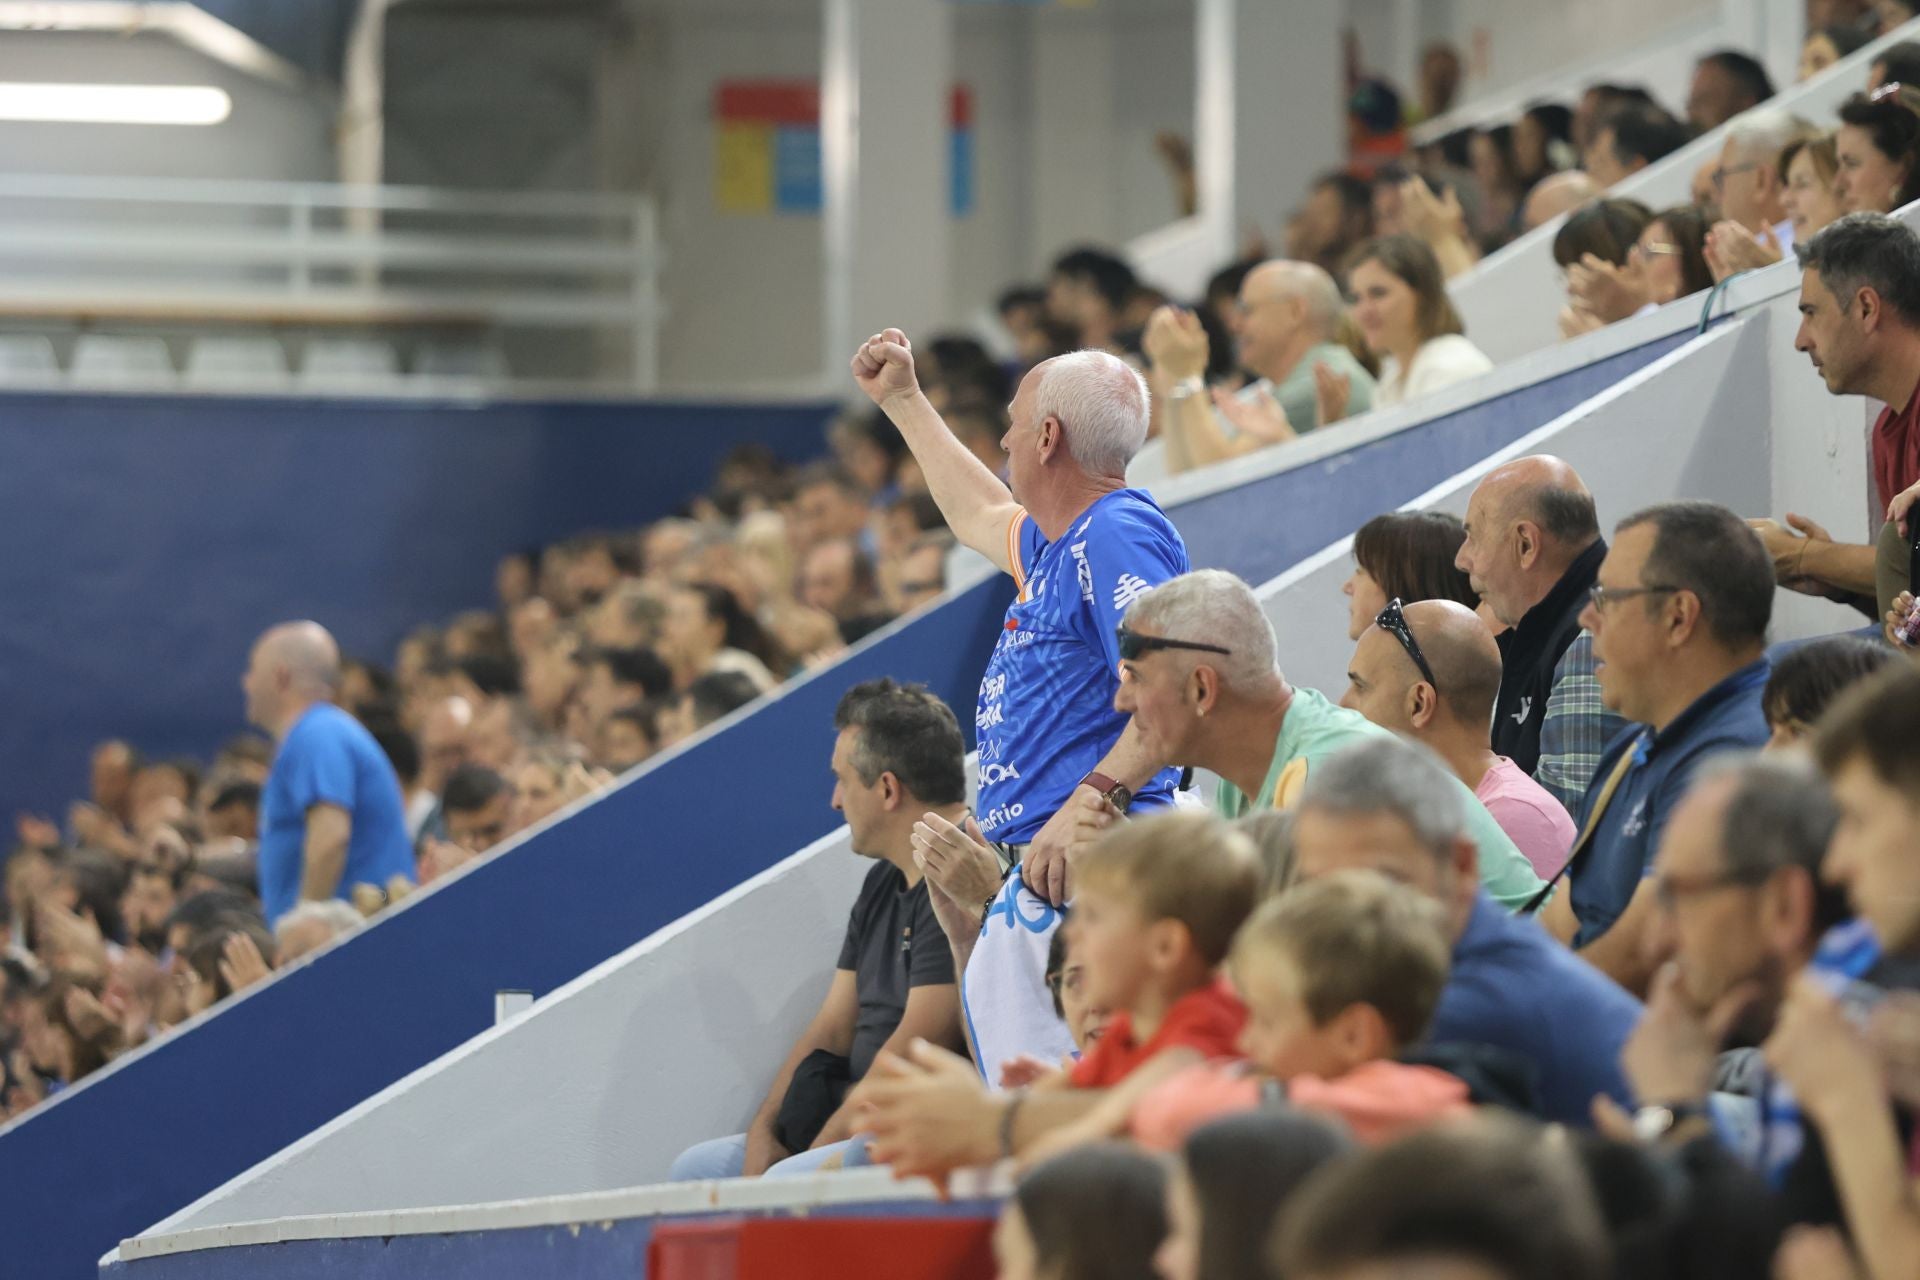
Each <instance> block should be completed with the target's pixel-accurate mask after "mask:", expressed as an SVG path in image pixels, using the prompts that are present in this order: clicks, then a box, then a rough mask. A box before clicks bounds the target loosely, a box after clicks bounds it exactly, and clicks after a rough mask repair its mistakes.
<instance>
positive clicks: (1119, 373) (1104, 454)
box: [1033, 351, 1149, 477]
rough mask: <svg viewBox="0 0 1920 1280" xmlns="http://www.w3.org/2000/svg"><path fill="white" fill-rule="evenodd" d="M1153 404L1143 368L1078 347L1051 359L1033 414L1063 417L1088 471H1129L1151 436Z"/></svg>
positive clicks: (1076, 456) (1072, 453)
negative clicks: (1142, 374)
mask: <svg viewBox="0 0 1920 1280" xmlns="http://www.w3.org/2000/svg"><path fill="white" fill-rule="evenodd" d="M1148 406H1149V402H1148V396H1147V380H1146V379H1145V378H1143V377H1141V376H1140V372H1139V370H1137V369H1135V368H1134V367H1133V366H1132V365H1130V364H1128V363H1127V362H1126V361H1125V360H1122V359H1121V358H1120V357H1119V356H1116V355H1110V354H1109V353H1107V352H1105V351H1074V352H1070V353H1069V354H1067V355H1064V356H1055V357H1054V358H1053V359H1052V360H1049V361H1048V362H1047V368H1046V372H1044V373H1042V374H1041V375H1040V385H1039V386H1038V387H1037V388H1036V389H1035V391H1034V397H1033V416H1034V421H1036V422H1038V421H1041V420H1043V419H1046V418H1058V419H1059V420H1060V426H1061V428H1062V430H1064V431H1065V433H1066V442H1067V454H1068V456H1069V457H1071V458H1072V459H1073V460H1074V461H1075V462H1077V463H1079V464H1080V469H1081V470H1083V471H1085V472H1086V473H1087V474H1088V475H1094V476H1122V477H1124V476H1125V475H1126V474H1127V464H1128V463H1129V462H1132V461H1133V455H1134V454H1136V453H1138V452H1140V447H1141V446H1142V445H1144V444H1145V443H1146V442H1147V413H1148Z"/></svg>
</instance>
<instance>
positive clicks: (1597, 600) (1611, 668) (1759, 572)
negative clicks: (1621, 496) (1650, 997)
mask: <svg viewBox="0 0 1920 1280" xmlns="http://www.w3.org/2000/svg"><path fill="white" fill-rule="evenodd" d="M1772 613H1773V584H1772V574H1771V572H1770V570H1769V568H1768V565H1767V559H1766V554H1765V552H1764V551H1763V550H1762V549H1761V547H1760V545H1759V543H1758V542H1757V541H1756V540H1755V539H1754V538H1753V537H1752V535H1751V534H1750V533H1749V532H1748V530H1747V529H1746V527H1745V526H1744V524H1743V522H1742V521H1741V520H1739V518H1738V517H1736V516H1734V514H1733V513H1732V512H1730V511H1728V510H1726V508H1724V507H1718V506H1715V505H1714V504H1712V503H1709V502H1670V503H1665V504H1663V505H1660V506H1654V507H1648V508H1647V509H1645V510H1644V511H1640V512H1636V513H1635V514H1633V515H1631V516H1628V517H1627V518H1626V519H1625V520H1623V521H1621V522H1620V524H1619V525H1618V526H1616V528H1615V530H1614V542H1613V546H1612V547H1611V548H1609V549H1608V551H1607V558H1606V559H1605V560H1604V561H1603V562H1602V563H1601V565H1600V572H1599V574H1598V577H1597V579H1596V581H1595V583H1594V587H1593V591H1592V599H1591V600H1590V601H1589V602H1588V604H1587V607H1586V610H1585V611H1584V612H1583V613H1582V614H1581V616H1580V621H1581V622H1582V624H1584V625H1585V626H1586V628H1587V629H1588V630H1589V631H1591V632H1592V633H1593V649H1594V655H1595V657H1596V658H1597V659H1598V660H1599V663H1600V667H1599V673H1600V698H1601V701H1602V702H1603V703H1605V704H1606V706H1607V707H1608V708H1610V709H1611V710H1613V711H1616V712H1618V713H1619V714H1620V715H1622V716H1624V717H1625V718H1626V719H1627V720H1628V721H1629V722H1630V725H1629V727H1628V728H1627V729H1625V730H1623V731H1622V732H1621V733H1620V734H1619V735H1618V736H1617V737H1615V738H1614V740H1613V742H1612V743H1611V744H1609V745H1608V747H1607V751H1606V754H1605V755H1603V756H1602V757H1601V759H1600V764H1599V767H1598V769H1597V770H1596V771H1595V773H1594V779H1593V782H1592V784H1591V785H1590V786H1589V787H1588V789H1587V797H1586V800H1585V802H1584V803H1583V804H1582V805H1581V808H1580V812H1579V814H1578V815H1576V816H1577V820H1578V825H1579V827H1580V839H1579V841H1578V843H1576V844H1575V846H1574V850H1573V856H1572V858H1571V859H1570V860H1569V862H1568V864H1567V867H1566V869H1565V871H1564V873H1563V874H1565V875H1566V876H1567V877H1568V882H1569V886H1570V887H1569V889H1568V891H1567V892H1565V893H1562V894H1560V895H1559V896H1557V897H1556V898H1555V899H1554V900H1553V901H1552V902H1550V903H1549V904H1547V908H1546V910H1545V911H1544V912H1543V913H1542V915H1541V920H1542V922H1543V923H1544V924H1545V925H1546V927H1547V928H1548V929H1549V930H1550V931H1552V932H1553V933H1554V934H1555V935H1556V936H1557V937H1559V938H1561V939H1563V940H1565V941H1567V942H1569V943H1570V944H1571V945H1573V946H1574V947H1575V948H1577V949H1578V950H1579V951H1580V953H1581V955H1582V956H1584V957H1585V958H1586V959H1587V960H1588V961H1589V962H1590V963H1592V964H1593V965H1595V966H1596V967H1597V968H1599V969H1601V970H1602V971H1603V972H1605V973H1607V974H1609V975H1611V976H1612V977H1613V978H1614V979H1615V980H1617V981H1618V982H1620V984H1621V985H1622V986H1625V987H1626V988H1627V989H1628V990H1629V991H1633V992H1636V993H1637V992H1644V991H1645V990H1646V989H1647V983H1648V981H1649V979H1650V978H1651V977H1652V970H1651V967H1650V966H1649V965H1648V963H1647V947H1646V934H1647V930H1648V929H1649V927H1650V926H1651V924H1652V922H1653V919H1654V912H1655V910H1656V907H1657V900H1656V889H1655V885H1654V883H1653V881H1652V880H1651V879H1650V878H1649V876H1648V871H1649V870H1650V869H1651V867H1652V865H1653V853H1654V850H1655V849H1656V848H1657V847H1658V845H1659V841H1660V833H1661V831H1662V830H1663V829H1664V828H1665V826H1666V822H1667V817H1668V815H1669V814H1671V813H1672V811H1673V808H1674V806H1675V805H1676V804H1678V803H1679V801H1680V798H1681V796H1683V795H1684V794H1685V793H1686V790H1687V788H1688V787H1689V786H1690V785H1691V784H1692V781H1693V777H1694V774H1695V773H1696V772H1697V771H1698V770H1699V768H1700V765H1701V763H1702V762H1703V761H1705V760H1706V759H1707V758H1708V757H1710V756H1712V755H1713V754H1715V753H1716V752H1721V751H1728V750H1754V749H1757V748H1759V747H1761V746H1763V745H1764V744H1765V743H1766V741H1767V737H1768V732H1767V722H1766V717H1765V716H1764V715H1763V714H1762V713H1761V709H1760V695H1761V691H1762V690H1763V689H1764V687H1765V686H1766V683H1767V674H1768V667H1767V661H1766V657H1765V652H1764V650H1765V646H1766V639H1767V624H1768V622H1769V620H1770V619H1771V617H1772Z"/></svg>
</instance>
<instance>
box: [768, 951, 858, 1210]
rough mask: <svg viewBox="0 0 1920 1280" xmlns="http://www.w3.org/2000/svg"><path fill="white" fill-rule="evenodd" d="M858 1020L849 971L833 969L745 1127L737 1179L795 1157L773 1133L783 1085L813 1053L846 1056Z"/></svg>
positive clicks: (785, 1090)
mask: <svg viewBox="0 0 1920 1280" xmlns="http://www.w3.org/2000/svg"><path fill="white" fill-rule="evenodd" d="M859 1017H860V998H859V995H858V992H857V989H856V988H855V986H854V975H853V970H851V969H835V970H834V971H833V985H832V986H831V987H829V988H827V998H826V999H825V1000H823V1001H821V1002H820V1011H819V1012H818V1013H815V1014H814V1015H813V1021H812V1022H809V1023H808V1024H807V1029H806V1030H805V1031H803V1032H801V1033H800V1038H799V1039H798V1040H796V1041H794V1043H793V1051H792V1052H790V1053H789V1054H787V1060H786V1061H785V1062H783V1063H781V1064H780V1070H779V1071H777V1072H775V1073H774V1076H773V1085H772V1087H771V1088H769V1089H768V1090H767V1096H766V1098H765V1100H763V1101H762V1102H761V1103H760V1110H759V1111H757V1112H755V1113H754V1117H753V1123H751V1124H749V1125H748V1126H747V1156H746V1161H745V1163H743V1164H742V1165H741V1167H740V1176H741V1177H743V1178H757V1177H759V1176H760V1175H761V1174H763V1173H765V1172H766V1171H767V1170H768V1169H769V1168H771V1167H772V1166H773V1165H775V1164H777V1163H779V1162H780V1161H782V1160H784V1159H786V1158H787V1157H788V1156H790V1155H793V1154H795V1153H794V1152H791V1151H788V1150H787V1149H786V1148H785V1147H783V1146H781V1145H780V1139H779V1138H777V1137H775V1136H774V1132H773V1126H774V1122H775V1121H777V1120H778V1119H779V1118H780V1104H781V1103H783V1102H785V1101H786V1099H787V1086H789V1085H791V1084H792V1083H793V1073H794V1072H795V1071H796V1070H798V1069H799V1066H800V1064H801V1063H802V1062H804V1061H806V1058H807V1055H808V1054H810V1053H813V1052H814V1051H816V1050H819V1049H825V1050H826V1051H827V1052H829V1053H837V1054H840V1055H842V1056H845V1055H846V1054H848V1053H850V1052H851V1051H852V1050H853V1033H854V1028H855V1026H856V1024H857V1023H858V1021H859ZM843 1136H844V1135H843Z"/></svg>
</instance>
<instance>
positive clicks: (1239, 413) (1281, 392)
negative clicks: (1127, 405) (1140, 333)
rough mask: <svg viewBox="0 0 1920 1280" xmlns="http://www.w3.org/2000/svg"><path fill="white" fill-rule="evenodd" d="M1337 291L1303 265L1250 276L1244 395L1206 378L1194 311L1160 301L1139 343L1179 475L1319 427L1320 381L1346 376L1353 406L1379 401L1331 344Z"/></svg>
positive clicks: (1369, 381) (1238, 316)
mask: <svg viewBox="0 0 1920 1280" xmlns="http://www.w3.org/2000/svg"><path fill="white" fill-rule="evenodd" d="M1340 311H1341V302H1340V289H1339V286H1338V285H1336V284H1334V282H1333V277H1331V276H1329V275H1328V274H1327V273H1326V272H1324V271H1322V270H1321V269H1320V268H1319V267H1316V266H1313V265H1312V264H1310V263H1304V262H1284V261H1275V262H1264V263H1262V264H1260V265H1259V266H1258V267H1255V268H1254V269H1253V270H1252V271H1251V272H1249V273H1248V274H1247V278H1246V281H1245V283H1244V284H1242V285H1241V286H1240V298H1239V301H1238V302H1237V303H1236V304H1235V306H1234V308H1233V312H1232V315H1233V322H1232V324H1233V332H1234V336H1235V338H1236V340H1237V346H1238V355H1239V363H1240V364H1241V365H1242V366H1244V367H1245V368H1246V369H1247V370H1248V371H1249V372H1251V373H1253V374H1254V375H1255V376H1256V381H1254V382H1252V383H1250V384H1249V385H1248V386H1246V387H1244V388H1242V389H1241V390H1240V391H1238V392H1234V393H1228V392H1227V391H1225V390H1222V389H1215V390H1214V391H1213V392H1212V394H1211V396H1210V395H1209V394H1208V390H1207V385H1206V381H1205V374H1206V369H1207V365H1208V363H1209V360H1210V358H1211V357H1210V346H1209V343H1208V340H1207V334H1206V330H1205V329H1204V328H1202V327H1201V324H1200V321H1199V318H1198V317H1197V316H1195V315H1194V313H1193V312H1191V311H1185V310H1181V309H1176V308H1173V307H1162V308H1161V309H1160V310H1159V311H1156V312H1154V314H1153V317H1152V319H1150V320H1149V321H1148V322H1147V331H1146V336H1145V339H1144V342H1143V346H1144V347H1145V350H1146V353H1147V358H1148V360H1149V361H1150V362H1151V371H1152V377H1153V386H1154V390H1155V391H1156V393H1157V394H1158V396H1159V397H1160V398H1161V401H1162V403H1163V404H1164V405H1165V408H1164V410H1163V411H1162V413H1161V434H1162V436H1163V437H1164V438H1165V439H1166V441H1167V463H1168V466H1169V467H1171V468H1172V469H1173V470H1175V471H1185V470H1187V469H1189V468H1191V467H1197V466H1206V465H1208V464H1210V463H1214V462H1219V461H1221V460H1223V459H1226V458H1237V457H1242V456H1244V455H1246V454H1249V453H1252V452H1254V451H1255V450H1258V449H1263V448H1265V447H1267V446H1268V445H1273V444H1283V443H1285V442H1286V441H1288V440H1292V439H1296V438H1297V437H1298V436H1299V435H1301V434H1302V433H1304V432H1308V431H1312V430H1313V429H1314V428H1316V427H1318V426H1319V425H1320V420H1321V413H1320V408H1321V406H1320V392H1319V386H1320V384H1321V383H1322V382H1324V381H1327V380H1328V379H1329V378H1331V377H1341V378H1345V379H1346V380H1347V388H1348V389H1347V408H1348V412H1350V413H1365V412H1366V411H1367V410H1368V409H1370V408H1372V407H1373V378H1372V376H1371V375H1369V374H1368V373H1367V371H1366V369H1364V368H1363V367H1362V366H1361V365H1360V362H1359V361H1357V360H1355V359H1354V358H1353V353H1352V352H1350V351H1348V350H1347V349H1346V348H1345V347H1344V346H1342V345H1341V344H1340V343H1339V342H1338V341H1336V340H1335V332H1336V330H1337V329H1338V327H1339V323H1340Z"/></svg>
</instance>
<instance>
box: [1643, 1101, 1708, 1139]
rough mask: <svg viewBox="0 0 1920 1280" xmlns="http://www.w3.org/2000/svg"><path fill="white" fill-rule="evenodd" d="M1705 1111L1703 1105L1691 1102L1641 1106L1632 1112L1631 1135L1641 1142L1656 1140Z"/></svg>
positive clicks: (1703, 1113) (1702, 1114)
mask: <svg viewBox="0 0 1920 1280" xmlns="http://www.w3.org/2000/svg"><path fill="white" fill-rule="evenodd" d="M1706 1113H1707V1109H1706V1108H1705V1107H1703V1106H1700V1105H1699V1104H1697V1103H1691V1102H1675V1103H1672V1104H1669V1105H1665V1106H1661V1105H1655V1106H1649V1107H1642V1108H1640V1109H1639V1110H1638V1111H1636V1112H1634V1113H1633V1136H1634V1137H1636V1138H1638V1139H1640V1141H1642V1142H1658V1141H1659V1140H1660V1139H1662V1138H1664V1137H1666V1136H1667V1135H1668V1134H1670V1133H1672V1132H1673V1131H1674V1130H1675V1129H1676V1128H1678V1127H1679V1126H1680V1125H1682V1124H1684V1123H1685V1122H1686V1121H1688V1120H1695V1119H1698V1118H1699V1117H1701V1116H1704V1115H1705V1114H1706Z"/></svg>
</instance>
